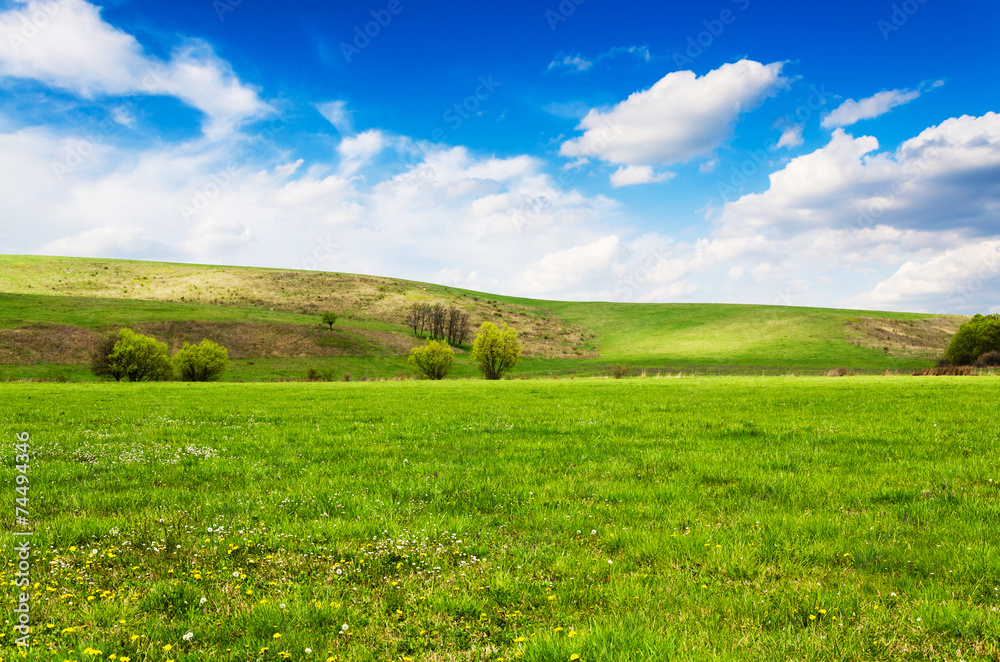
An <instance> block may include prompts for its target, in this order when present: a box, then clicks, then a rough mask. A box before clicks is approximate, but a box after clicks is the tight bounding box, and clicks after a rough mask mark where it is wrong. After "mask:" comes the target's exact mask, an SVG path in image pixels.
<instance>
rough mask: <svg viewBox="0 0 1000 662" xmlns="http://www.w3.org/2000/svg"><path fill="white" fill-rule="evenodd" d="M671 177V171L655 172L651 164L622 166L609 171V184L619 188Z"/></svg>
mask: <svg viewBox="0 0 1000 662" xmlns="http://www.w3.org/2000/svg"><path fill="white" fill-rule="evenodd" d="M703 165H704V164H703ZM673 177H674V173H672V172H661V173H655V172H653V168H652V167H651V166H622V167H620V168H618V170H616V171H614V172H613V173H611V185H612V186H614V187H615V188H620V187H622V186H633V185H635V184H649V183H651V182H665V181H669V180H670V179H673Z"/></svg>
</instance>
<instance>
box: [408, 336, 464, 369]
mask: <svg viewBox="0 0 1000 662" xmlns="http://www.w3.org/2000/svg"><path fill="white" fill-rule="evenodd" d="M454 360H455V350H453V349H452V348H451V347H449V346H448V345H447V344H446V343H440V342H438V341H436V340H428V341H427V344H426V345H424V346H423V347H414V348H413V351H412V352H410V365H413V366H416V368H417V370H419V371H420V373H421V374H422V375H424V376H425V377H427V378H428V379H444V378H445V377H446V376H447V375H448V373H449V372H451V364H452V362H453V361H454Z"/></svg>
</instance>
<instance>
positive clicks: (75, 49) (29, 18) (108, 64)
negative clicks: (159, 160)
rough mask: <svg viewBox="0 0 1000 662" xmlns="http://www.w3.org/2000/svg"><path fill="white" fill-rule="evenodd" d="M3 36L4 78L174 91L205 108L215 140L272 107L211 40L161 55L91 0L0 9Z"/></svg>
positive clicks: (79, 88) (114, 92)
mask: <svg viewBox="0 0 1000 662" xmlns="http://www.w3.org/2000/svg"><path fill="white" fill-rule="evenodd" d="M40 16H46V17H47V18H46V19H45V20H44V21H41V20H40V19H39V17H40ZM26 25H28V26H32V28H33V29H26V28H25V26H26ZM0 33H2V34H6V35H8V36H9V38H8V39H6V40H0V76H4V77H9V78H27V79H33V80H37V81H40V82H42V83H44V84H46V85H49V86H51V87H54V88H58V89H62V90H66V91H68V92H71V93H73V94H77V95H79V96H81V97H83V98H88V99H92V98H96V97H99V96H133V95H167V96H173V97H176V98H178V99H180V100H181V101H183V102H184V103H186V104H187V105H189V106H191V107H192V108H195V109H197V110H199V111H201V112H202V113H204V115H205V122H204V127H203V130H204V132H205V134H206V135H207V136H208V137H210V138H213V139H218V138H220V137H222V136H224V135H227V134H228V133H230V132H231V131H232V130H233V129H234V128H235V127H237V126H238V125H239V124H240V123H242V122H244V121H247V120H250V119H254V118H259V117H261V116H263V115H265V114H267V113H269V112H271V108H270V107H269V106H268V105H267V104H266V103H265V102H264V101H263V100H261V99H260V97H259V96H258V94H257V92H256V91H255V90H254V89H252V88H251V87H249V86H247V85H246V84H245V83H243V82H241V81H240V80H239V78H238V77H237V76H236V74H235V73H234V72H233V70H232V68H231V67H230V66H229V64H228V63H227V62H225V61H224V60H222V59H220V58H219V57H218V56H217V55H216V54H215V53H214V51H213V50H212V49H211V47H210V46H208V45H207V44H205V43H204V42H201V41H197V40H191V41H188V42H185V43H184V44H182V45H181V46H179V47H178V48H176V49H175V50H174V52H173V53H172V54H171V57H170V59H169V60H166V61H160V60H157V59H155V58H152V57H149V56H147V55H146V54H145V52H144V50H143V48H142V46H141V45H140V44H139V42H138V41H136V39H135V38H134V37H133V36H132V35H130V34H128V33H126V32H124V31H122V30H119V29H118V28H115V27H114V26H112V25H109V24H108V23H106V22H105V21H104V20H103V19H102V18H101V15H100V8H99V7H96V6H95V5H92V4H90V3H88V2H85V1H84V0H61V1H60V2H55V3H43V2H39V1H38V0H31V1H30V2H28V3H27V4H24V5H22V6H21V7H14V8H11V9H8V10H7V11H3V12H0ZM26 35H27V36H26Z"/></svg>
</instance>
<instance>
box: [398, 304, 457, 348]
mask: <svg viewBox="0 0 1000 662" xmlns="http://www.w3.org/2000/svg"><path fill="white" fill-rule="evenodd" d="M406 325H407V326H409V327H410V328H411V329H413V335H415V336H422V337H425V338H427V337H430V338H434V339H436V340H446V341H448V344H449V345H452V346H454V347H458V346H460V345H461V344H462V343H464V342H465V341H466V340H467V339H468V338H469V335H470V334H471V331H470V329H469V314H468V313H465V312H462V311H461V310H460V309H459V308H458V307H456V306H452V307H450V308H445V307H444V306H442V305H441V304H435V305H433V306H432V305H430V304H427V303H415V304H413V305H412V306H410V310H409V311H408V312H407V313H406Z"/></svg>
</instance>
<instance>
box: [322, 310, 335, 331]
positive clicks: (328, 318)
mask: <svg viewBox="0 0 1000 662" xmlns="http://www.w3.org/2000/svg"><path fill="white" fill-rule="evenodd" d="M336 323H337V313H335V312H333V311H332V310H328V311H326V312H325V313H323V324H326V325H327V326H328V327H330V330H331V331H333V325H334V324H336Z"/></svg>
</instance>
